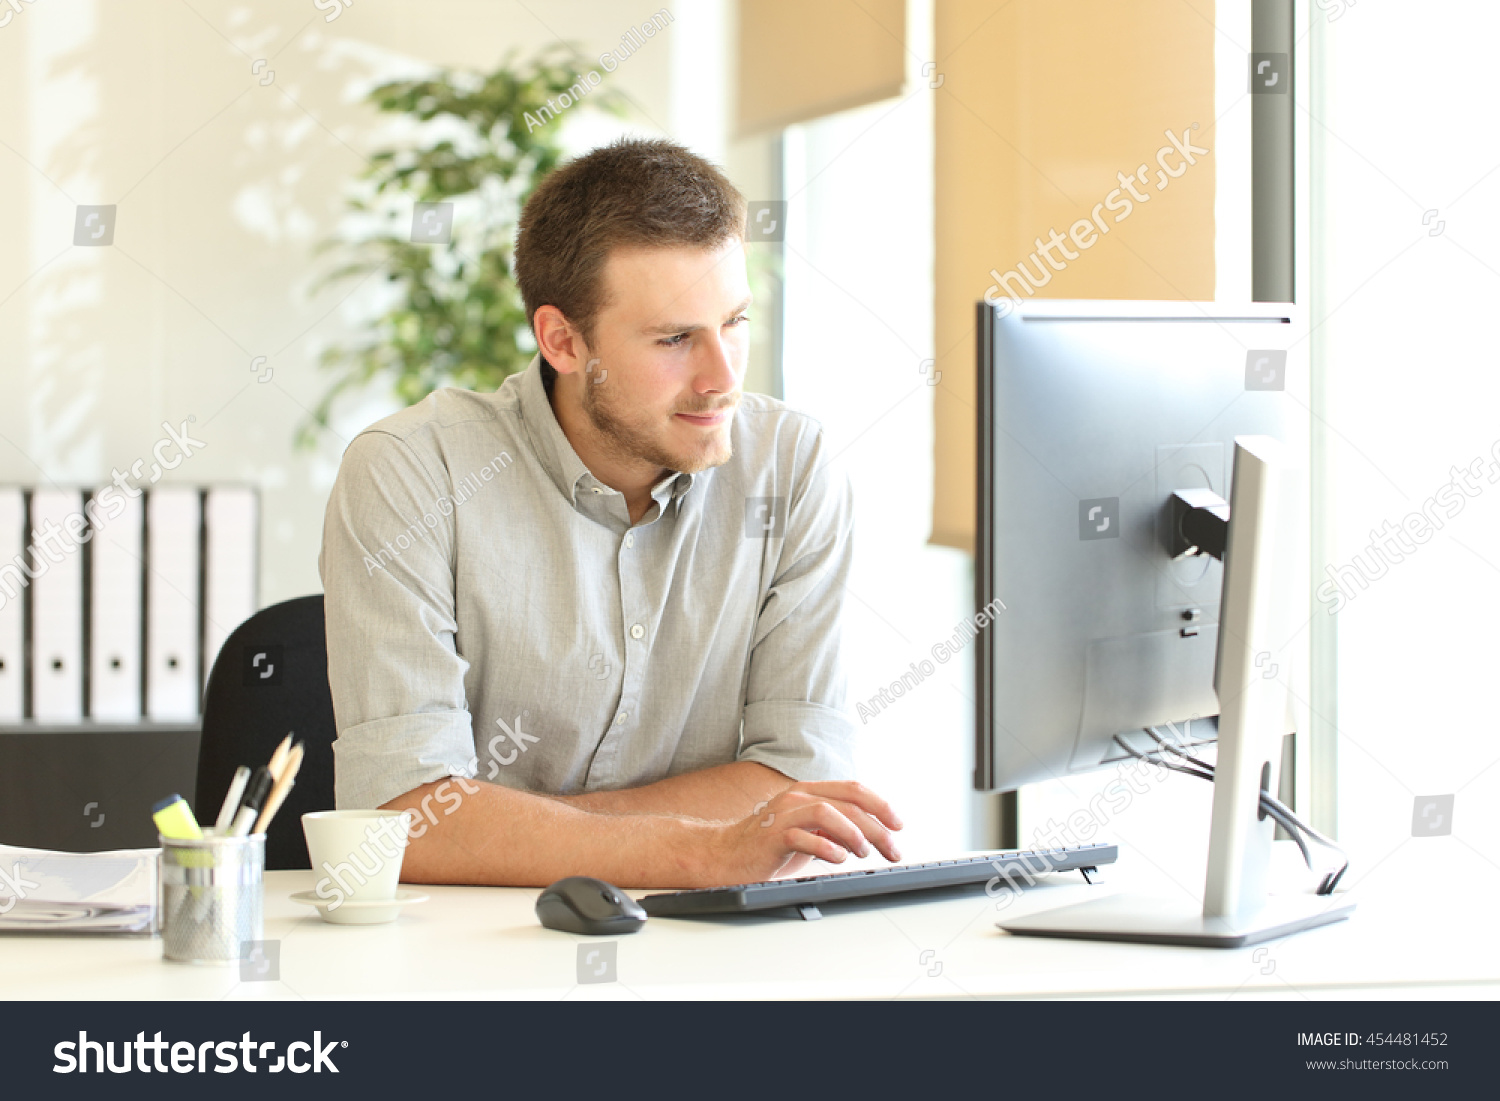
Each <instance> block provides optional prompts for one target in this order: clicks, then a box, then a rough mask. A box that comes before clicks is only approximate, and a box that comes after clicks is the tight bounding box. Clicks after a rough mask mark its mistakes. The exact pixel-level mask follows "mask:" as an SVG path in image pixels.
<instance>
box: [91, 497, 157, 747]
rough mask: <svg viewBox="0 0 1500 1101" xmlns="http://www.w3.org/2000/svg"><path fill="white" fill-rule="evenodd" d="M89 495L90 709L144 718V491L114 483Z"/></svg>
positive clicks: (105, 716) (105, 717)
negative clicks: (91, 534)
mask: <svg viewBox="0 0 1500 1101" xmlns="http://www.w3.org/2000/svg"><path fill="white" fill-rule="evenodd" d="M101 493H102V494H103V496H102V498H101ZM89 501H90V504H89V519H90V520H91V521H92V522H93V524H94V537H93V539H92V540H91V541H90V544H89V547H90V550H91V552H92V562H91V565H90V569H89V715H90V716H91V717H92V718H95V719H98V720H100V721H101V722H139V721H140V718H141V582H142V571H143V570H144V567H145V555H146V548H145V546H144V545H143V543H142V541H141V528H142V521H143V520H144V517H145V508H144V506H143V505H142V499H141V498H140V497H131V496H129V495H128V494H126V493H124V492H122V491H119V490H117V489H115V488H114V487H109V488H108V489H107V490H101V491H96V492H95V493H94V494H93V496H92V497H91V498H90V499H89ZM121 502H124V503H123V505H122V504H121Z"/></svg>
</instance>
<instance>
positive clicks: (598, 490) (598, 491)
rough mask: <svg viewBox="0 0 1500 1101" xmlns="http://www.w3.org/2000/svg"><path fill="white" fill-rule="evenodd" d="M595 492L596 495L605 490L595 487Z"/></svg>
mask: <svg viewBox="0 0 1500 1101" xmlns="http://www.w3.org/2000/svg"><path fill="white" fill-rule="evenodd" d="M594 492H595V493H603V492H604V490H602V489H600V488H599V487H598V486H594Z"/></svg>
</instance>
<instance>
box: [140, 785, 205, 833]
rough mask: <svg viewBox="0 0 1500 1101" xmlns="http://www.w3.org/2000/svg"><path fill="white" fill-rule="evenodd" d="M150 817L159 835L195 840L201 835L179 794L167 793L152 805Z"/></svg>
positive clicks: (184, 800) (196, 822)
mask: <svg viewBox="0 0 1500 1101" xmlns="http://www.w3.org/2000/svg"><path fill="white" fill-rule="evenodd" d="M151 819H152V821H154V822H155V823H156V828H157V829H158V830H159V831H161V835H162V836H163V837H166V838H170V839H171V840H173V841H197V840H200V839H201V838H202V837H203V831H202V830H200V829H199V828H198V820H197V819H196V818H194V817H193V812H192V809H191V808H190V807H189V806H188V805H187V800H186V799H184V798H183V797H182V796H180V795H168V796H167V797H166V798H165V799H163V800H162V801H161V802H159V803H157V804H156V805H155V806H153V807H152V808H151Z"/></svg>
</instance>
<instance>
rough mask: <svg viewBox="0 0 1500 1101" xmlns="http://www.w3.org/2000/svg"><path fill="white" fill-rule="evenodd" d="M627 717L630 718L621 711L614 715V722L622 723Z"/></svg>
mask: <svg viewBox="0 0 1500 1101" xmlns="http://www.w3.org/2000/svg"><path fill="white" fill-rule="evenodd" d="M628 718H630V715H629V714H628V713H627V712H624V711H621V712H620V713H619V714H618V715H616V716H615V722H617V723H622V722H624V721H625V720H626V719H628Z"/></svg>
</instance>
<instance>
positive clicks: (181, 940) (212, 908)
mask: <svg viewBox="0 0 1500 1101" xmlns="http://www.w3.org/2000/svg"><path fill="white" fill-rule="evenodd" d="M265 867H266V835H265V834H263V833H257V834H252V835H251V836H249V837H216V836H213V835H212V834H205V835H204V837H202V838H201V839H198V840H191V841H189V840H180V839H174V838H170V837H163V838H162V839H161V937H162V956H163V958H165V959H169V960H183V961H185V962H187V963H234V962H236V961H238V960H239V959H241V958H242V957H243V955H244V951H245V947H246V944H247V943H248V942H250V941H258V940H262V939H264V938H263V935H262V924H261V921H262V910H263V904H264V899H265Z"/></svg>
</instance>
